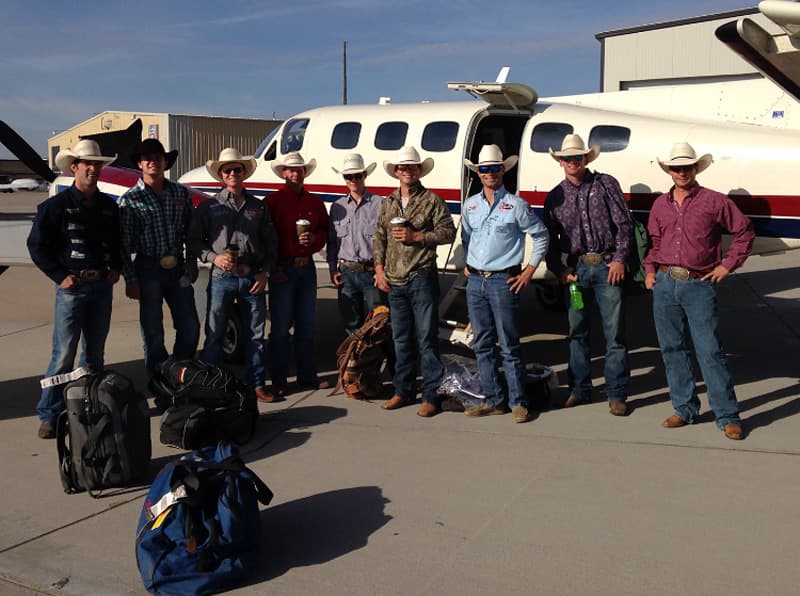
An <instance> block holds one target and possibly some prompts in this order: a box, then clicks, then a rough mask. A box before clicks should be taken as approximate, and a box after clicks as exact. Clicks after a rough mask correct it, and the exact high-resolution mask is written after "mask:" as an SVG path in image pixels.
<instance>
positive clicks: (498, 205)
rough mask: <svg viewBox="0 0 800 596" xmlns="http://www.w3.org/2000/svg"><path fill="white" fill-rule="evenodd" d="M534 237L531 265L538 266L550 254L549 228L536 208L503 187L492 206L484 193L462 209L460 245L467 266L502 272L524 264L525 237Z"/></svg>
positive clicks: (469, 200) (465, 203)
mask: <svg viewBox="0 0 800 596" xmlns="http://www.w3.org/2000/svg"><path fill="white" fill-rule="evenodd" d="M526 234H530V236H531V238H533V252H532V253H531V256H530V259H528V263H529V264H530V265H531V266H532V267H534V268H535V267H537V266H538V265H539V262H540V261H541V260H542V258H544V254H545V252H547V245H548V238H549V236H548V234H547V228H545V226H544V224H543V223H542V222H541V221H540V220H539V218H538V217H537V216H536V213H534V211H533V205H530V204H529V203H527V202H526V201H524V200H523V199H521V198H519V197H518V196H516V195H513V194H511V193H509V192H508V191H507V190H506V189H505V187H504V186H501V187H500V188H499V189H497V190H496V191H495V193H494V202H493V203H492V205H489V202H488V201H487V200H486V196H485V195H484V194H483V191H481V192H479V193H478V194H476V195H472V196H471V197H469V198H468V199H467V200H466V201H464V206H463V207H462V209H461V244H462V245H463V246H464V253H465V254H466V261H467V264H468V265H470V266H472V267H475V268H476V269H482V270H484V271H502V270H503V269H508V268H509V267H513V266H515V265H519V264H520V263H522V259H523V258H524V256H525V235H526Z"/></svg>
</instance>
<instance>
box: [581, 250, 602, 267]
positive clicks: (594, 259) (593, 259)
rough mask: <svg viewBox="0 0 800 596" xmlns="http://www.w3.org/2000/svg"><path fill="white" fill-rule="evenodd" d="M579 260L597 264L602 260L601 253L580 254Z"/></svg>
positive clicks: (588, 263)
mask: <svg viewBox="0 0 800 596" xmlns="http://www.w3.org/2000/svg"><path fill="white" fill-rule="evenodd" d="M581 260H582V261H583V262H584V263H586V264H587V265H599V264H600V263H602V262H603V255H601V254H600V253H599V252H587V253H586V254H584V255H581Z"/></svg>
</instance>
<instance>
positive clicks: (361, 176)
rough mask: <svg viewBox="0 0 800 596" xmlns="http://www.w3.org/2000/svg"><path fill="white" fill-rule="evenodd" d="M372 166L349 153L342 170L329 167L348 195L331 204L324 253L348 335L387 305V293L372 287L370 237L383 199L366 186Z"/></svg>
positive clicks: (372, 164) (373, 272)
mask: <svg viewBox="0 0 800 596" xmlns="http://www.w3.org/2000/svg"><path fill="white" fill-rule="evenodd" d="M375 165H376V164H375V163H374V162H373V163H371V164H369V165H368V166H365V165H364V158H363V157H362V156H361V155H360V154H358V153H348V154H347V155H345V156H344V165H343V167H342V169H341V171H340V170H337V169H336V168H334V167H333V166H331V169H332V170H333V171H334V172H336V173H337V174H341V175H342V177H343V178H344V183H345V186H346V187H347V194H346V195H344V196H343V197H341V198H339V199H337V200H336V202H335V203H333V205H331V211H330V225H329V228H328V250H327V252H328V269H329V270H330V276H331V282H332V283H333V285H335V286H336V289H337V291H338V299H339V312H340V313H341V315H342V321H343V322H344V326H345V329H346V330H347V332H348V333H352V332H353V331H355V330H356V329H358V328H359V327H360V326H361V324H362V323H363V322H364V317H365V315H366V312H369V311H371V310H372V309H373V308H375V307H376V306H378V305H380V304H386V302H387V300H386V294H384V293H383V292H381V291H380V290H379V289H378V288H377V287H375V261H374V259H373V258H372V236H373V234H375V225H376V224H377V222H378V212H379V211H380V208H381V203H382V202H383V197H379V196H378V195H374V194H372V193H371V192H370V191H369V190H367V187H366V179H367V176H369V175H370V174H371V173H372V172H373V170H374V169H375ZM365 302H366V311H365V309H364V303H365Z"/></svg>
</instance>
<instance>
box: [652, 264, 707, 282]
mask: <svg viewBox="0 0 800 596" xmlns="http://www.w3.org/2000/svg"><path fill="white" fill-rule="evenodd" d="M658 268H659V269H661V271H663V272H665V273H666V274H667V275H669V276H670V277H671V278H672V279H675V280H677V281H686V280H687V279H701V278H702V277H703V276H705V275H707V274H709V273H711V272H712V271H713V269H708V270H706V271H694V270H692V269H687V268H686V267H678V266H677V265H659V266H658Z"/></svg>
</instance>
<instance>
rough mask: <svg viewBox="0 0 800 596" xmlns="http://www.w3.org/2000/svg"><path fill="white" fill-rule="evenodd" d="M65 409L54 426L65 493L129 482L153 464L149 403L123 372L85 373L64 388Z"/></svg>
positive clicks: (94, 495) (91, 490)
mask: <svg viewBox="0 0 800 596" xmlns="http://www.w3.org/2000/svg"><path fill="white" fill-rule="evenodd" d="M64 401H65V402H66V410H65V411H64V412H62V413H61V415H60V416H59V418H58V421H57V424H56V445H57V447H58V464H59V470H60V473H61V483H62V484H63V486H64V492H66V493H77V492H81V491H84V490H86V491H89V494H90V495H92V496H93V497H97V496H99V495H97V494H95V492H96V491H99V490H102V489H105V488H116V487H122V486H126V485H128V484H130V483H131V482H133V481H134V480H136V479H138V478H140V477H141V476H142V475H143V474H144V473H145V472H146V471H147V467H148V465H149V463H150V456H151V451H152V447H151V445H150V416H149V414H148V408H147V402H146V400H145V398H144V396H143V395H141V394H140V393H138V392H137V391H136V390H135V389H134V387H133V383H132V382H131V380H130V379H129V378H128V377H126V376H124V375H121V374H119V373H116V372H113V371H110V370H108V371H106V372H105V373H103V374H87V375H85V376H83V377H81V378H79V379H77V380H75V381H72V382H71V383H69V384H68V385H67V386H66V387H65V388H64Z"/></svg>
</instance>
